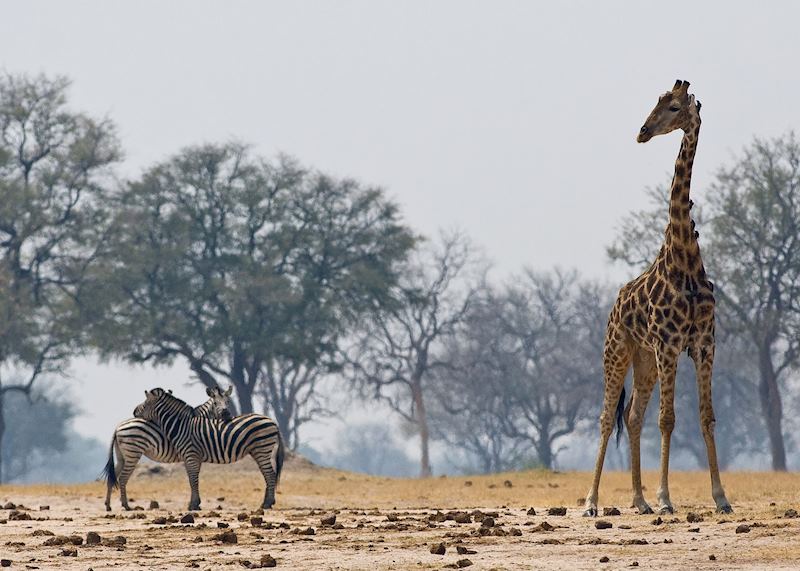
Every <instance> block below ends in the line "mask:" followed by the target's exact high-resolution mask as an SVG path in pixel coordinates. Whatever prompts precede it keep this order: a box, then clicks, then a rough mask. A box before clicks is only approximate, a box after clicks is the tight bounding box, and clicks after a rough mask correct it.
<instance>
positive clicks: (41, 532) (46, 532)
mask: <svg viewBox="0 0 800 571" xmlns="http://www.w3.org/2000/svg"><path fill="white" fill-rule="evenodd" d="M40 535H55V533H53V532H52V531H50V530H49V529H37V530H36V531H34V532H33V536H34V537H38V536H40Z"/></svg>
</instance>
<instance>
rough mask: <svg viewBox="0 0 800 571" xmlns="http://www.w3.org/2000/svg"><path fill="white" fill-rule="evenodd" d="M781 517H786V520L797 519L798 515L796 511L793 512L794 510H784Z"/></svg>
mask: <svg viewBox="0 0 800 571" xmlns="http://www.w3.org/2000/svg"><path fill="white" fill-rule="evenodd" d="M783 517H788V518H795V517H798V515H797V510H795V509H788V510H786V511H785V512H784V514H783Z"/></svg>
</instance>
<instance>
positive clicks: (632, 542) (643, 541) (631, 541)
mask: <svg viewBox="0 0 800 571" xmlns="http://www.w3.org/2000/svg"><path fill="white" fill-rule="evenodd" d="M665 543H667V542H665ZM669 543H672V540H671V539H670V540H669ZM620 545H647V540H646V539H623V540H622V541H620Z"/></svg>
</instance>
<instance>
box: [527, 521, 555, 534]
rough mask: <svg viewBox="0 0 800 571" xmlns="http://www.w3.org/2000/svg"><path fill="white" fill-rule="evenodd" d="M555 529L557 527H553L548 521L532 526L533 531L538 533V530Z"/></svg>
mask: <svg viewBox="0 0 800 571" xmlns="http://www.w3.org/2000/svg"><path fill="white" fill-rule="evenodd" d="M554 529H555V527H553V526H552V525H550V524H549V523H547V522H546V521H543V522H542V523H540V524H539V525H537V526H536V527H534V528H532V529H531V533H536V532H537V531H553V530H554Z"/></svg>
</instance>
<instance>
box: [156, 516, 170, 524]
mask: <svg viewBox="0 0 800 571" xmlns="http://www.w3.org/2000/svg"><path fill="white" fill-rule="evenodd" d="M153 523H154V524H156V525H166V523H167V518H165V517H164V516H161V517H157V518H156V519H154V520H153Z"/></svg>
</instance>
